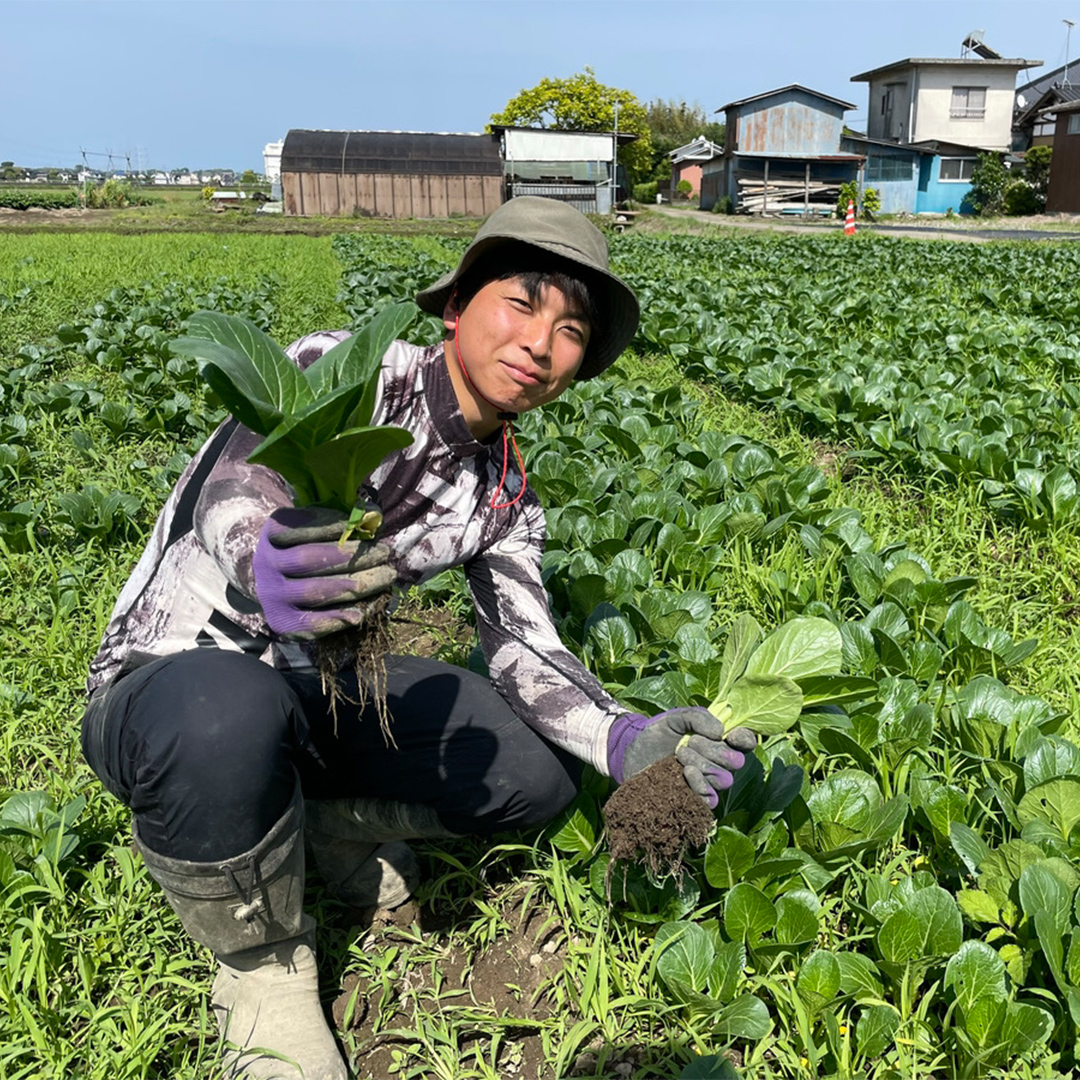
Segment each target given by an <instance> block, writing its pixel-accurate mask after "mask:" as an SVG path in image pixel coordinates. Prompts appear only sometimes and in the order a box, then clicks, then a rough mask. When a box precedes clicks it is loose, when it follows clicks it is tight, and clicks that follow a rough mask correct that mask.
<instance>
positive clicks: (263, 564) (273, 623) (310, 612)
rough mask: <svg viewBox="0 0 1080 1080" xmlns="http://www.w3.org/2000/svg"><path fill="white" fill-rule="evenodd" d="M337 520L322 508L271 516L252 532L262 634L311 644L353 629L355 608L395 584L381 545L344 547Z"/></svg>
mask: <svg viewBox="0 0 1080 1080" xmlns="http://www.w3.org/2000/svg"><path fill="white" fill-rule="evenodd" d="M345 521H346V518H345V515H344V514H340V513H338V512H337V511H334V510H326V509H324V508H322V507H317V506H309V507H305V508H303V509H300V508H298V507H295V506H286V507H282V508H281V509H279V510H275V511H274V512H273V513H272V514H271V515H270V516H269V517H268V518H267V519H266V524H265V525H264V526H263V528H262V532H261V533H259V540H258V543H257V544H256V546H255V557H254V560H253V564H252V565H253V569H254V571H255V595H256V598H257V599H258V601H259V604H260V605H261V606H262V609H263V614H264V615H265V616H266V621H267V623H269V624H270V629H271V630H273V631H274V633H276V634H280V635H281V636H282V637H288V638H294V639H297V640H311V639H313V638H319V637H322V636H323V635H325V634H332V633H334V632H335V631H337V630H344V629H345V628H346V627H349V626H359V625H360V623H362V622H363V621H364V618H365V612H364V610H363V607H362V606H361V605H359V604H358V603H357V601H360V600H370V599H372V598H374V597H376V596H378V595H379V594H380V593H385V592H388V591H389V590H390V588H391V586H392V585H393V584H394V581H395V579H396V577H397V575H396V573H395V571H394V569H393V567H392V566H390V564H389V562H388V561H387V560H388V558H389V555H390V551H389V549H388V548H387V547H386V545H385V544H379V543H376V542H374V541H369V540H345V541H342V539H341V537H342V535H343V533H344V531H345Z"/></svg>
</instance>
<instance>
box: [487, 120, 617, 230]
mask: <svg viewBox="0 0 1080 1080" xmlns="http://www.w3.org/2000/svg"><path fill="white" fill-rule="evenodd" d="M492 130H493V131H494V132H495V133H496V135H498V137H499V140H500V146H501V151H502V159H503V168H504V172H505V176H506V193H507V198H510V199H513V198H516V197H517V196H519V195H540V196H542V197H544V198H548V199H558V200H559V201H560V202H568V203H570V204H571V206H574V207H576V208H577V209H578V210H580V211H581V212H582V213H585V214H607V213H609V212H610V211H611V208H612V205H613V202H612V200H613V198H615V200H616V201H617V200H618V199H619V198H622V197H624V195H625V192H620V193H619V194H618V195H617V196H616V190H615V189H616V179H618V183H619V186H620V187H624V186H625V183H624V180H623V177H622V175H621V173H622V168H621V166H618V150H617V145H626V144H627V143H631V142H633V141H634V140H635V139H636V138H637V136H636V135H633V134H630V133H629V132H619V134H618V135H616V134H615V133H614V132H613V131H560V130H554V129H552V128H530V127H515V126H509V125H503V124H496V125H493V128H492ZM616 169H618V172H619V173H620V176H619V177H618V178H616Z"/></svg>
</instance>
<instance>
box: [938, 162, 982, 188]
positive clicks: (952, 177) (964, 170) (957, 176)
mask: <svg viewBox="0 0 1080 1080" xmlns="http://www.w3.org/2000/svg"><path fill="white" fill-rule="evenodd" d="M974 168H975V158H971V157H943V158H942V159H941V172H940V173H939V174H938V179H939V180H945V181H950V182H957V183H965V184H966V183H968V182H969V181H970V180H971V173H972V171H973V170H974Z"/></svg>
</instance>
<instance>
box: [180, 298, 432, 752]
mask: <svg viewBox="0 0 1080 1080" xmlns="http://www.w3.org/2000/svg"><path fill="white" fill-rule="evenodd" d="M416 311H417V308H416V306H415V305H414V304H411V303H400V304H392V305H389V306H388V307H385V308H383V310H382V311H381V312H380V313H379V314H378V315H377V316H376V317H375V318H374V319H373V320H372V321H371V322H370V323H368V325H367V326H365V327H364V328H363V329H362V330H360V331H359V332H358V333H356V334H354V335H353V336H352V337H350V338H348V339H347V340H345V341H343V342H341V343H340V344H338V345H336V346H335V347H334V348H332V349H330V350H329V351H328V352H326V353H324V354H323V355H322V356H321V357H319V359H318V360H316V361H315V362H314V363H313V364H311V365H310V367H308V368H307V369H306V370H303V371H301V370H300V368H299V367H297V365H296V364H295V363H294V362H293V361H292V360H291V359H289V357H288V355H287V354H286V353H285V351H284V350H283V349H281V348H280V347H279V346H278V345H277V344H276V343H275V342H274V341H272V340H271V339H270V338H269V337H268V336H267V335H266V334H264V333H263V332H262V331H261V330H260V329H259V328H258V327H257V326H255V325H254V324H253V323H251V322H249V321H248V320H247V319H242V318H238V317H236V316H231V315H222V314H219V313H218V312H214V311H199V312H196V313H195V314H194V315H192V316H191V318H190V319H189V320H188V322H187V334H186V336H184V337H181V338H178V339H177V340H175V341H173V342H171V345H170V348H171V350H172V351H173V352H174V353H176V354H178V355H180V356H186V357H192V358H194V359H195V360H196V361H197V363H198V365H199V371H200V374H201V375H202V377H203V379H204V380H205V381H206V382H207V383H208V384H209V386H210V388H211V389H212V390H213V391H214V392H215V393H216V394H217V395H218V397H220V398H221V400H222V402H223V404H224V405H225V407H226V408H227V409H228V410H229V411H230V412H231V413H232V415H233V416H234V417H236V419H237V420H239V421H240V423H242V424H244V425H245V426H246V427H249V428H250V429H251V430H252V431H254V432H256V433H257V434H259V435H262V436H264V438H263V441H262V442H261V443H260V444H259V445H258V446H257V447H256V448H255V450H254V451H253V452H252V453H251V454H250V455H249V457H248V461H250V462H251V463H252V464H255V465H265V466H267V467H268V468H270V469H273V470H274V471H275V472H277V473H279V474H280V475H281V476H282V477H283V478H284V479H285V480H286V481H287V482H288V483H289V484H290V485H291V486H292V489H293V491H294V492H295V504H296V505H297V506H321V507H327V508H329V509H332V510H337V511H339V512H340V513H342V514H344V515H346V521H345V524H344V526H343V531H342V540H345V539H347V538H349V537H350V536H359V537H360V538H362V539H367V540H370V539H373V538H374V536H375V534H376V533H377V531H378V529H379V527H380V526H381V524H382V515H381V513H379V511H378V510H376V509H374V508H372V507H371V506H370V504H368V503H366V502H365V500H364V499H363V497H362V492H361V485H362V484H363V483H364V481H365V480H366V479H367V478H368V476H370V475H371V473H372V471H373V470H374V469H375V468H377V467H378V465H380V464H381V463H382V461H383V460H384V459H385V458H386V457H387V455H389V454H391V453H393V451H395V450H400V449H402V448H403V447H406V446H408V445H409V444H410V443H411V442H412V441H413V439H412V435H411V434H410V433H409V432H408V431H406V430H405V429H404V428H400V427H393V426H390V425H373V424H372V422H371V421H372V417H373V415H374V411H375V401H376V397H377V394H378V387H379V372H380V368H381V363H382V358H383V356H384V355H385V354H386V350H387V349H388V348H389V346H390V344H391V342H393V341H394V340H395V339H396V338H397V337H399V336H400V335H401V334H402V333H403V332H404V330H405V329H406V327H407V326H408V325H409V324H410V323H411V322H412V321H413V319H414V318H415V316H416ZM370 606H371V610H370V611H369V612H368V613H366V617H365V619H364V621H363V623H362V624H361V625H360V626H359V627H355V628H349V629H347V630H342V631H338V632H337V633H334V634H330V635H327V637H325V638H321V639H319V640H318V641H317V642H316V645H315V654H316V660H317V663H318V667H319V672H320V674H321V676H322V680H323V688H324V690H325V691H326V692H328V693H329V695H330V698H331V706H332V708H333V709H334V711H335V714H336V703H337V701H338V700H340V698H341V697H342V696H343V695H342V692H341V689H340V685H339V682H338V673H339V671H340V670H341V668H342V667H343V666H345V665H346V664H348V663H350V662H351V663H352V665H353V667H354V669H355V671H356V675H357V679H358V681H359V683H360V686H361V689H362V692H364V691H365V690H371V691H373V693H374V697H375V702H376V706H377V709H378V711H379V716H380V720H381V722H382V724H383V728H384V731H385V732H386V733H387V735H388V737H389V728H388V721H389V718H388V716H387V714H386V698H385V678H386V674H385V663H384V656H385V653H386V648H387V645H388V628H387V614H386V612H387V598H386V597H385V596H382V597H379V598H377V599H376V600H373V601H370Z"/></svg>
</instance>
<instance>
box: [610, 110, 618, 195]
mask: <svg viewBox="0 0 1080 1080" xmlns="http://www.w3.org/2000/svg"><path fill="white" fill-rule="evenodd" d="M618 203H619V99H618V98H616V99H615V135H614V138H613V140H612V147H611V209H612V212H614V211H615V208H616V207H617V206H618Z"/></svg>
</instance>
